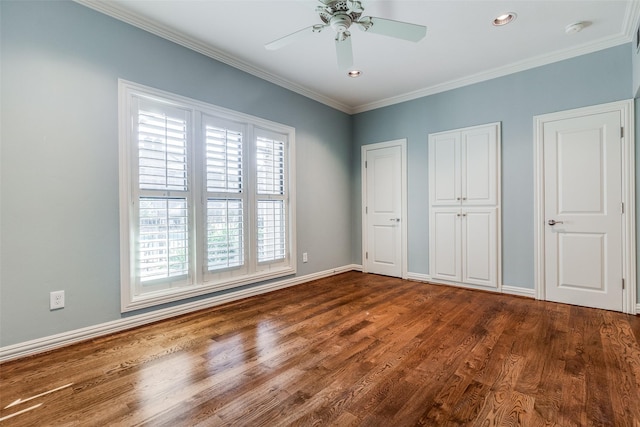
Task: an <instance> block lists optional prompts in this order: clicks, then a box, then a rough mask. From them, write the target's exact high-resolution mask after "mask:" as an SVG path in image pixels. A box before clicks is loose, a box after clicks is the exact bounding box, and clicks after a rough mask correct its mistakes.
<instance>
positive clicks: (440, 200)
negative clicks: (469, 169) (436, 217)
mask: <svg viewBox="0 0 640 427" xmlns="http://www.w3.org/2000/svg"><path fill="white" fill-rule="evenodd" d="M429 165H430V167H429V193H430V194H429V200H430V204H431V206H450V205H454V204H459V203H460V200H461V187H460V182H461V181H460V179H461V174H460V167H461V165H460V133H459V132H455V133H445V134H439V135H433V136H430V138H429Z"/></svg>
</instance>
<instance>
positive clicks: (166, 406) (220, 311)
mask: <svg viewBox="0 0 640 427" xmlns="http://www.w3.org/2000/svg"><path fill="white" fill-rule="evenodd" d="M639 342H640V317H634V316H629V315H624V314H620V313H614V312H608V311H603V310H595V309H587V308H581V307H575V306H569V305H562V304H555V303H547V302H540V301H535V300H531V299H526V298H518V297H513V296H506V295H498V294H491V293H486V292H479V291H470V290H464V289H457V288H453V287H446V286H437V285H428V284H423V283H418V282H410V281H405V280H400V279H394V278H388V277H382V276H374V275H366V274H361V273H356V272H351V273H345V274H342V275H339V276H335V277H332V278H327V279H322V280H318V281H315V282H311V283H308V284H304V285H300V286H296V287H293V288H288V289H285V290H281V291H277V292H273V293H270V294H266V295H262V296H258V297H254V298H250V299H246V300H242V301H238V302H235V303H231V304H227V305H224V306H219V307H214V308H211V309H208V310H204V311H200V312H197V313H193V314H190V315H186V316H182V317H179V318H176V319H172V320H169V321H164V322H160V323H156V324H153V325H148V326H145V327H141V328H138V329H135V330H132V331H129V332H125V333H121V334H116V335H112V336H108V337H103V338H100V339H95V340H92V341H90V342H86V343H82V344H78V345H74V346H70V347H67V348H64V349H60V350H57V351H53V352H50V353H48V354H44V355H39V356H35V357H31V358H27V359H23V360H18V361H13V362H8V363H5V364H3V365H1V366H0V380H1V391H0V407H2V408H3V409H2V410H1V411H0V418H4V420H3V421H1V422H0V424H1V425H2V426H14V425H15V426H42V425H81V426H88V425H89V426H107V425H108V426H132V425H149V426H183V425H184V426H193V425H205V426H215V425H238V426H280V425H303V426H307V425H337V426H352V425H360V426H396V427H397V426H404V425H483V426H484V425H509V426H512V425H522V426H538V425H558V426H586V425H603V426H639V425H640V345H639ZM47 392H49V393H47ZM18 399H22V400H21V401H18V402H17V403H15V402H16V400H18ZM27 399H30V400H27ZM12 403H15V404H13V405H12ZM22 411H24V412H22ZM14 414H17V415H14Z"/></svg>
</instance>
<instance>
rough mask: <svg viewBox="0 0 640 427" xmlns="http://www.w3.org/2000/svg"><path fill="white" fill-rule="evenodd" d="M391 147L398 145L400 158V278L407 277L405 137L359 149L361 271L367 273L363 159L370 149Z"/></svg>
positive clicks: (364, 168) (365, 190) (365, 196)
mask: <svg viewBox="0 0 640 427" xmlns="http://www.w3.org/2000/svg"><path fill="white" fill-rule="evenodd" d="M391 147H400V158H401V159H400V160H401V172H400V173H401V187H402V188H401V190H400V192H401V193H402V194H401V196H400V197H401V199H402V200H401V209H402V215H401V218H400V234H401V239H402V243H401V246H402V272H401V278H402V279H406V278H407V270H408V261H407V258H408V255H409V250H408V246H407V244H408V242H407V240H408V238H407V232H408V230H407V218H408V206H409V205H408V201H407V139H406V138H402V139H395V140H393V141H386V142H377V143H375V144H367V145H363V146H362V147H361V150H360V173H361V187H362V190H361V191H362V194H361V198H362V200H361V203H360V207H361V211H362V212H361V215H362V267H363V272H365V273H368V271H367V262H366V255H365V252H366V251H367V215H366V211H365V209H366V207H367V170H366V167H365V161H366V159H367V156H366V153H367V151H371V150H379V149H382V148H391Z"/></svg>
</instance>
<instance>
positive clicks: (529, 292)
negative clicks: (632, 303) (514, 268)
mask: <svg viewBox="0 0 640 427" xmlns="http://www.w3.org/2000/svg"><path fill="white" fill-rule="evenodd" d="M407 279H409V280H417V281H420V282H430V283H432V284H434V285H438V284H440V283H439V282H433V281H432V280H433V279H432V278H431V276H430V275H428V274H422V273H407ZM442 284H444V285H448V286H457V287H465V288H468V289H480V290H488V291H492V292H496V291H498V290H497V289H486V288H482V287H479V286H473V285H465V284H464V283H444V282H442ZM498 292H502V293H503V294H508V295H519V296H523V297H529V298H535V290H534V289H528V288H519V287H517V286H504V285H503V286H502V290H501V291H498ZM638 306H639V307H640V304H639V305H638Z"/></svg>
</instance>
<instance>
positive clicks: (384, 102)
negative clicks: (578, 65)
mask: <svg viewBox="0 0 640 427" xmlns="http://www.w3.org/2000/svg"><path fill="white" fill-rule="evenodd" d="M630 40H631V39H630V38H629V37H628V36H627V35H626V34H619V35H616V36H611V37H607V38H604V39H600V40H598V41H597V42H595V43H593V42H592V43H588V44H584V45H582V46H579V47H573V48H570V49H565V50H560V51H556V52H552V53H549V54H544V55H540V56H536V57H533V58H529V59H526V60H524V61H519V62H514V63H511V64H509V65H506V66H503V67H498V68H494V69H492V70H489V71H483V72H481V73H477V74H473V75H471V76H467V77H463V78H460V79H455V80H450V81H448V82H445V83H441V84H437V85H434V86H430V87H427V88H424V89H419V90H416V91H413V92H409V93H405V94H402V95H398V96H394V97H391V98H386V99H381V100H380V101H375V102H370V103H367V104H362V105H359V106H356V107H354V108H353V109H352V110H353V114H357V113H363V112H365V111H370V110H375V109H377V108H382V107H388V106H390V105H394V104H399V103H401V102H406V101H412V100H414V99H418V98H423V97H425V96H429V95H434V94H436V93H441V92H446V91H448V90H452V89H458V88H461V87H464V86H469V85H472V84H475V83H481V82H484V81H487V80H492V79H495V78H498V77H504V76H506V75H509V74H514V73H518V72H520V71H526V70H530V69H532V68H536V67H540V66H543V65H548V64H552V63H554V62H559V61H563V60H566V59H570V58H574V57H577V56H581V55H586V54H588V53H593V52H597V51H599V50H603V49H607V48H610V47H614V46H618V45H621V44H623V43H628V42H629V41H630Z"/></svg>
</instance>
